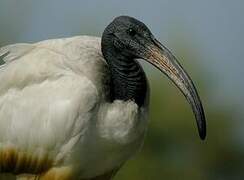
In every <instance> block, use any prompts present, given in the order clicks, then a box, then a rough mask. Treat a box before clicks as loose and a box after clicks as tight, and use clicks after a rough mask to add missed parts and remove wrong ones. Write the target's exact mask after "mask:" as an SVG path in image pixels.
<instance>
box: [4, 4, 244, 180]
mask: <svg viewBox="0 0 244 180" xmlns="http://www.w3.org/2000/svg"><path fill="white" fill-rule="evenodd" d="M118 15H130V16H134V17H136V18H138V19H140V20H141V21H143V22H144V23H145V24H147V25H148V26H149V27H150V29H151V31H152V32H153V33H154V34H155V36H156V37H157V38H158V39H159V40H160V41H161V42H162V43H163V44H164V45H165V46H167V47H168V48H169V49H171V50H172V52H173V53H174V54H175V55H176V56H177V57H178V59H179V60H180V62H181V64H182V65H183V66H184V67H185V69H186V70H187V71H188V72H189V74H190V75H191V77H192V78H193V79H194V82H195V84H196V86H197V88H198V90H199V94H200V96H201V98H202V101H203V104H204V107H205V111H206V117H207V122H208V136H207V139H206V141H204V142H202V141H200V139H199V138H198V135H197V130H196V125H195V122H194V116H193V114H192V112H191V109H190V106H189V105H188V104H187V102H186V100H185V99H184V97H183V96H182V95H181V93H180V92H179V90H177V89H176V88H175V86H174V85H172V83H171V82H170V81H169V80H168V79H167V78H166V77H164V76H162V74H161V73H159V72H158V71H157V70H156V69H155V68H153V67H151V66H150V65H148V64H146V63H143V66H144V69H145V71H146V73H147V76H148V78H149V81H150V85H151V114H150V124H149V129H148V133H147V136H146V139H145V143H144V147H143V148H142V149H141V151H140V153H138V154H137V155H136V156H135V157H134V158H133V159H131V160H130V161H128V162H127V163H126V164H125V166H124V167H123V168H122V169H121V170H120V171H119V173H118V174H117V175H116V178H115V180H125V179H126V180H156V179H157V180H161V179H172V180H178V179H179V180H184V179H187V180H191V179H192V180H242V179H244V132H243V130H244V118H243V117H244V93H243V92H244V80H243V76H244V60H243V57H244V50H243V47H244V46H243V42H244V35H243V33H244V20H243V17H244V1H243V0H233V1H230V0H204V1H202V0H184V1H182V0H154V1H153V0H151V1H149V0H138V1H132V0H123V1H122V0H121V1H118V0H106V1H101V0H41V1H37V0H21V1H20V0H0V46H3V45H7V44H12V43H18V42H36V41H39V40H44V39H49V38H60V37H68V36H74V35H94V36H101V34H102V32H103V30H104V28H105V26H106V25H107V24H108V23H109V22H110V21H112V19H113V18H114V17H116V16H118Z"/></svg>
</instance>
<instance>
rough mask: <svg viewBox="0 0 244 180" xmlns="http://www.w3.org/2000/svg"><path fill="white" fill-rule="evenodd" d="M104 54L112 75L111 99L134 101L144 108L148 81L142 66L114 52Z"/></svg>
mask: <svg viewBox="0 0 244 180" xmlns="http://www.w3.org/2000/svg"><path fill="white" fill-rule="evenodd" d="M110 50H111V49H110ZM103 54H104V56H105V59H106V61H107V63H108V65H109V69H110V73H111V85H110V94H111V99H112V100H117V99H118V100H124V101H127V100H134V101H135V102H136V103H137V104H138V106H142V105H143V104H144V103H145V99H146V92H147V80H146V76H145V73H144V71H143V69H142V67H141V66H140V64H139V63H138V62H136V61H135V60H134V59H133V58H132V57H126V56H123V55H120V54H119V53H115V52H113V51H110V52H109V53H106V52H105V53H103Z"/></svg>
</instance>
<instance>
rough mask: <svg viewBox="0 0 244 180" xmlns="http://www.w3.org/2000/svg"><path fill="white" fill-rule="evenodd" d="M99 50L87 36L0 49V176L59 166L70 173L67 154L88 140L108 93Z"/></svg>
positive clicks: (98, 46) (94, 41) (94, 40)
mask: <svg viewBox="0 0 244 180" xmlns="http://www.w3.org/2000/svg"><path fill="white" fill-rule="evenodd" d="M100 49H101V48H100V38H96V37H88V36H79V37H73V38H66V39H56V40H47V41H42V42H39V43H35V44H15V45H10V46H6V47H3V48H0V57H2V58H3V60H4V61H5V64H4V65H2V66H1V67H0V82H1V85H0V179H1V173H10V174H12V175H19V174H23V173H24V174H26V173H29V174H42V173H44V172H45V171H47V170H48V169H50V168H51V167H53V166H60V165H62V166H63V168H64V169H63V170H62V171H63V172H67V174H69V169H65V164H67V163H68V161H71V159H69V153H70V152H71V151H72V150H73V149H72V148H73V147H74V145H75V144H77V143H86V142H85V140H86V138H84V137H85V136H86V130H87V128H88V127H89V124H90V123H91V122H92V119H93V115H94V114H95V113H94V111H96V106H97V104H98V100H101V99H102V98H103V96H106V94H104V93H102V92H103V89H104V88H105V86H104V84H106V81H107V79H106V77H105V72H106V71H107V68H106V63H105V61H104V59H103V57H102V54H101V50H100ZM83 139H84V142H83ZM54 172H55V171H54ZM5 177H6V176H5ZM49 177H54V176H52V174H51V175H50V174H49ZM50 179H52V178H50Z"/></svg>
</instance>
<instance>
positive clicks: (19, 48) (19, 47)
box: [0, 43, 34, 63]
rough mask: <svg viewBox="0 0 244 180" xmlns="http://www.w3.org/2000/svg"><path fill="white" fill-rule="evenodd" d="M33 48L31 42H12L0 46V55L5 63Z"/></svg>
mask: <svg viewBox="0 0 244 180" xmlns="http://www.w3.org/2000/svg"><path fill="white" fill-rule="evenodd" d="M33 48H34V46H33V45H31V44H25V43H21V44H13V45H8V46H4V47H2V48H0V57H2V58H3V61H4V62H5V63H9V62H11V61H13V60H14V59H18V58H20V57H21V56H24V55H25V54H27V53H28V52H30V51H31V50H32V49H33Z"/></svg>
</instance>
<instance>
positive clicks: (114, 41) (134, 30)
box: [102, 16, 153, 58]
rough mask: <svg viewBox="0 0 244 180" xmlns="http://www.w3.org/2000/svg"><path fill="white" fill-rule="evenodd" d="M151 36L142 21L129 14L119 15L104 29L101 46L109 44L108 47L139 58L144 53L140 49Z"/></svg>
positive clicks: (149, 40) (147, 42)
mask: <svg viewBox="0 0 244 180" xmlns="http://www.w3.org/2000/svg"><path fill="white" fill-rule="evenodd" d="M152 38H153V35H152V33H151V32H150V30H149V29H148V28H147V26H146V25H145V24H144V23H142V22H140V21H138V20H137V19H135V18H132V17H129V16H119V17H117V18H115V19H114V20H113V22H112V23H110V24H109V25H108V26H107V27H106V29H105V30H104V33H103V36H102V48H103V49H104V47H106V46H107V45H110V47H109V48H114V49H115V50H116V51H117V52H120V53H121V54H122V55H124V56H128V57H134V58H139V57H140V56H141V53H144V51H141V50H142V49H144V48H145V46H146V44H149V43H150V42H151V39H152ZM111 45H112V47H111Z"/></svg>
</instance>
